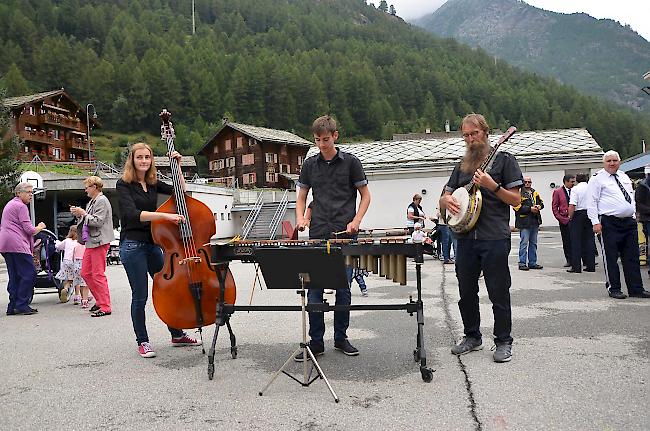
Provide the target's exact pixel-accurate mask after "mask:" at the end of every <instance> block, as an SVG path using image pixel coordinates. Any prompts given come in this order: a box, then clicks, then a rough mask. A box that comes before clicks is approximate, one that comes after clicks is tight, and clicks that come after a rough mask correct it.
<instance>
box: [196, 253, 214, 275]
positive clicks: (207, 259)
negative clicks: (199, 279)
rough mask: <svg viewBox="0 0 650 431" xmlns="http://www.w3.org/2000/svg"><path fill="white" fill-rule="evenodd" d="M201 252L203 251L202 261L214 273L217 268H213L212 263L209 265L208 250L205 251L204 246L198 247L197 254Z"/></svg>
mask: <svg viewBox="0 0 650 431" xmlns="http://www.w3.org/2000/svg"><path fill="white" fill-rule="evenodd" d="M201 253H203V261H204V262H205V264H206V265H207V267H208V269H209V270H210V271H213V272H214V273H216V272H217V270H216V269H215V268H213V267H212V265H210V258H209V257H208V252H207V251H205V249H204V248H201V249H199V254H201ZM199 259H201V258H199Z"/></svg>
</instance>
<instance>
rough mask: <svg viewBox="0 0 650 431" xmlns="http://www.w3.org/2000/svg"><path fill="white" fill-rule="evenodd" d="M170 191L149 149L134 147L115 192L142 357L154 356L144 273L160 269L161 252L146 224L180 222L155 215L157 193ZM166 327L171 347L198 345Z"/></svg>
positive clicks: (177, 218) (171, 216) (174, 217)
mask: <svg viewBox="0 0 650 431" xmlns="http://www.w3.org/2000/svg"><path fill="white" fill-rule="evenodd" d="M172 157H173V158H175V159H177V160H179V161H180V158H181V155H180V154H179V153H178V152H174V153H173V154H172ZM179 166H180V163H179ZM179 169H180V168H179ZM179 177H180V178H181V183H182V187H183V189H185V181H184V180H183V179H182V178H183V176H182V175H179ZM173 191H174V189H173V187H172V186H170V185H168V184H165V183H163V182H161V181H158V180H157V178H156V166H155V165H154V160H153V152H152V151H151V147H149V145H147V144H144V143H137V144H134V145H133V147H131V151H130V152H129V157H128V159H127V160H126V163H125V165H124V174H123V175H122V178H121V179H120V180H119V181H118V182H117V192H118V195H119V199H120V212H121V219H120V221H121V225H122V230H121V232H120V259H121V260H122V264H123V265H124V269H125V270H126V275H127V276H128V279H129V284H130V285H131V292H132V298H131V320H132V321H133V330H134V331H135V337H136V342H137V343H138V353H139V354H140V356H142V357H143V358H152V357H154V356H156V353H155V352H154V350H153V347H152V346H151V344H150V343H149V336H148V334H147V328H146V325H145V311H144V309H145V305H146V303H147V298H148V293H149V290H148V286H147V273H149V275H150V276H151V277H153V275H154V274H155V273H157V272H158V271H160V270H161V269H162V267H163V253H162V250H161V249H160V247H158V246H157V245H156V244H154V242H153V239H152V236H151V228H150V224H151V223H150V222H151V221H154V220H169V221H172V222H174V223H177V224H178V223H182V222H184V218H183V216H182V215H179V214H169V213H163V212H155V211H156V208H157V204H158V194H159V193H161V194H164V195H171V194H172V193H173ZM168 328H169V332H170V333H171V336H172V340H171V343H172V346H200V345H201V344H202V342H201V341H200V340H195V339H194V338H191V337H189V336H187V335H186V334H185V333H184V332H183V331H182V330H180V329H175V328H171V327H168Z"/></svg>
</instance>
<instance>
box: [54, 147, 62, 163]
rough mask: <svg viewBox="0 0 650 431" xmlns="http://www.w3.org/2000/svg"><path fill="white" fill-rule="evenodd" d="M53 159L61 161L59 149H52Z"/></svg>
mask: <svg viewBox="0 0 650 431" xmlns="http://www.w3.org/2000/svg"><path fill="white" fill-rule="evenodd" d="M54 158H55V159H56V160H61V148H55V149H54Z"/></svg>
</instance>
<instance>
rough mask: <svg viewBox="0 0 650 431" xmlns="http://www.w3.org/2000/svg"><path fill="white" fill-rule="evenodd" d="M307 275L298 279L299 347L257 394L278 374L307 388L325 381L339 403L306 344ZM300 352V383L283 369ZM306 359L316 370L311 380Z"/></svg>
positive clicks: (335, 399) (261, 393)
mask: <svg viewBox="0 0 650 431" xmlns="http://www.w3.org/2000/svg"><path fill="white" fill-rule="evenodd" d="M307 277H308V275H306V274H304V275H301V277H300V283H301V285H302V289H300V290H299V291H298V294H299V295H300V296H301V303H302V310H301V311H302V313H301V314H302V343H300V347H298V348H297V349H296V350H295V351H294V352H293V353H292V354H291V356H289V358H287V360H286V361H285V362H284V364H283V365H282V366H281V367H280V369H279V370H278V371H276V372H275V374H273V377H272V378H271V380H270V381H269V382H268V383H267V384H266V386H264V388H262V390H261V391H260V392H259V395H260V396H262V395H263V394H264V392H265V391H266V390H267V389H268V388H269V386H271V384H272V383H273V382H274V381H275V379H276V378H277V377H278V376H279V375H280V373H283V374H286V375H287V376H289V377H291V378H292V379H293V380H295V381H297V382H298V383H300V384H301V385H302V386H309V385H311V384H312V383H313V382H314V381H315V380H316V379H318V378H319V377H320V378H321V379H323V380H324V381H325V384H326V385H327V389H329V391H330V393H331V394H332V397H334V401H335V402H337V403H338V402H339V397H338V396H337V395H336V392H334V389H333V388H332V385H330V382H329V380H327V377H325V373H323V369H322V368H321V367H320V364H319V363H318V361H317V360H316V356H315V355H314V353H313V352H312V351H311V349H310V348H309V345H308V344H307V309H306V306H305V295H306V291H305V282H309V280H308V278H307ZM300 351H302V359H303V362H302V381H301V380H298V379H297V378H295V377H294V376H293V375H291V374H289V373H288V372H286V371H285V370H284V369H285V368H286V367H287V366H288V365H289V364H290V363H291V361H292V360H293V359H294V357H295V356H296V355H297V354H298V353H300ZM307 357H309V359H311V370H313V369H314V368H316V372H317V376H316V377H314V378H313V379H312V378H311V370H310V371H309V372H308V370H307V369H308V367H307Z"/></svg>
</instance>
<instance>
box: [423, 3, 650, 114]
mask: <svg viewBox="0 0 650 431" xmlns="http://www.w3.org/2000/svg"><path fill="white" fill-rule="evenodd" d="M468 10H480V11H481V12H480V13H476V14H471V13H467V11H468ZM416 24H417V25H418V26H421V27H423V28H425V29H427V30H428V31H431V32H432V33H434V34H436V35H439V36H444V37H453V38H454V39H457V40H459V41H461V42H464V43H467V44H469V45H472V46H476V45H478V46H480V47H482V48H483V49H485V50H486V51H488V52H489V53H491V54H494V55H496V56H497V57H499V58H503V59H505V60H506V61H508V62H509V63H510V64H513V65H516V66H520V67H522V68H524V69H526V70H530V71H532V72H536V73H539V74H542V75H548V76H553V77H555V78H557V79H558V80H559V81H560V82H563V83H565V84H569V85H572V86H574V87H575V88H577V89H579V90H581V91H583V92H586V93H588V94H594V95H598V96H601V97H605V98H607V99H610V100H613V101H615V102H617V103H619V104H623V105H626V106H630V107H633V108H637V109H639V108H641V109H644V110H648V109H650V98H649V97H648V96H647V95H645V94H644V93H643V92H641V91H640V89H641V87H643V79H642V78H641V76H642V75H643V73H645V72H646V71H647V70H648V68H650V42H648V41H646V40H645V39H644V38H643V37H641V36H640V35H638V34H637V33H636V32H634V31H633V30H631V29H630V28H629V26H626V27H623V26H621V25H620V24H618V23H617V22H615V21H612V20H609V19H600V20H598V19H595V18H592V17H590V16H589V15H586V14H583V13H576V14H568V15H567V14H560V13H555V12H549V11H545V10H542V9H538V8H535V7H533V6H530V5H528V4H526V3H524V2H522V1H519V0H449V1H448V2H447V3H445V4H444V5H442V6H441V7H440V8H439V9H438V10H437V11H435V12H434V13H432V14H431V15H428V16H426V17H424V18H421V19H419V20H418V21H417V22H416Z"/></svg>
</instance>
